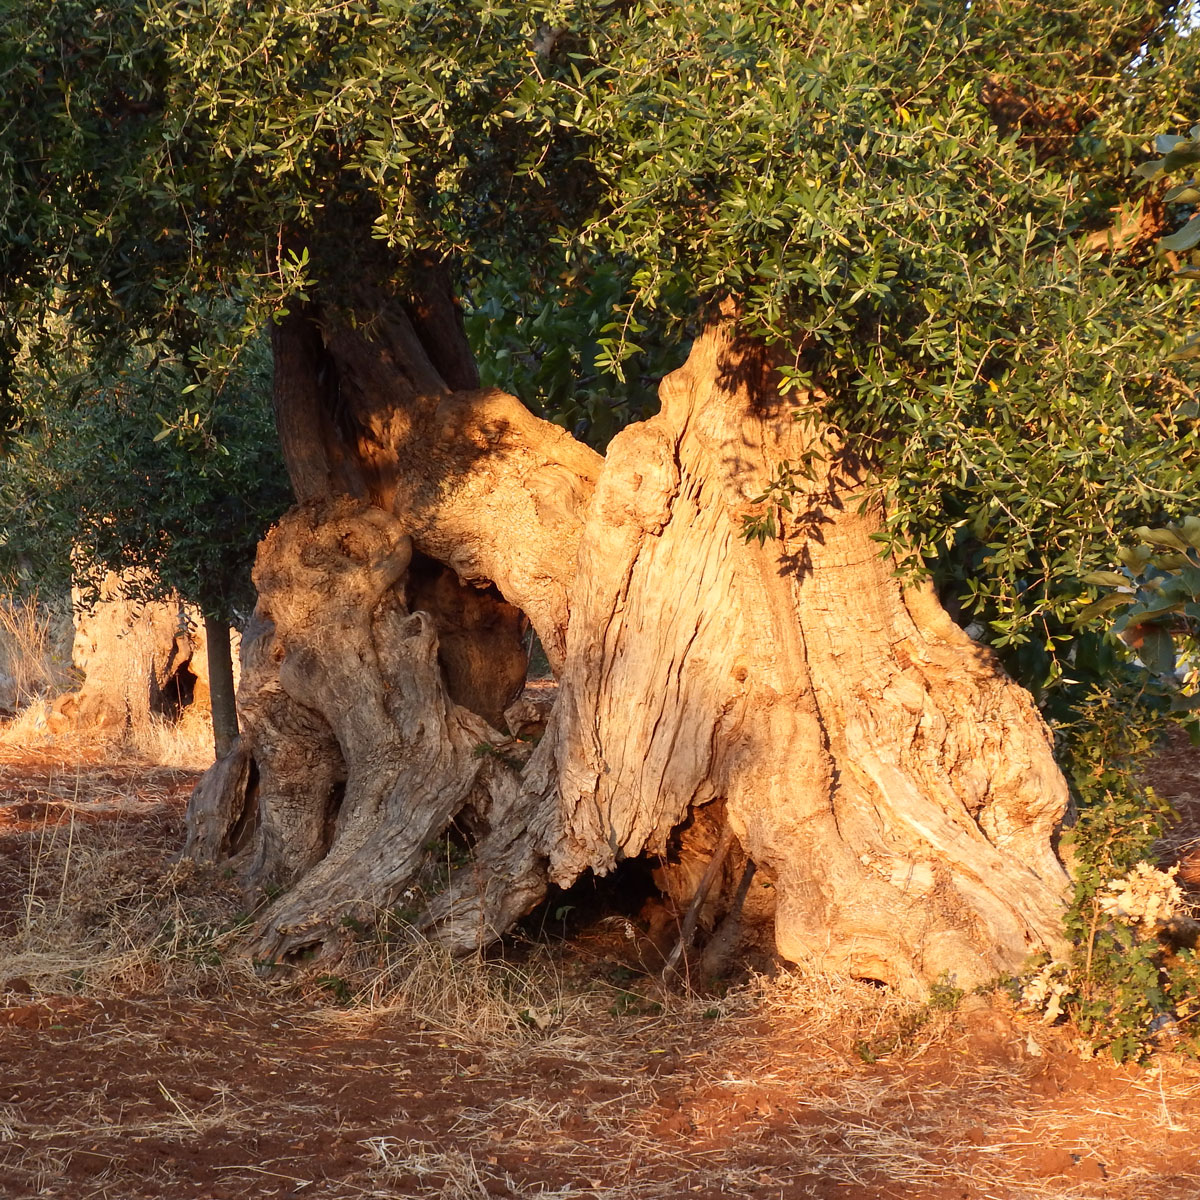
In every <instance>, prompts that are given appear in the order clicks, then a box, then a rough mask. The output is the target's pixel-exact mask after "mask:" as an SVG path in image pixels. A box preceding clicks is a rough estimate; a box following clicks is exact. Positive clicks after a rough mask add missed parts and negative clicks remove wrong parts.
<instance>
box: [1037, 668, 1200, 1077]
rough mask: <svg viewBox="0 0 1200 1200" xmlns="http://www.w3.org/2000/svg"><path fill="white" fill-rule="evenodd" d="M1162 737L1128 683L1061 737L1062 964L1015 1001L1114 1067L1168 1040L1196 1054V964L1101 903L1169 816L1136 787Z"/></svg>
mask: <svg viewBox="0 0 1200 1200" xmlns="http://www.w3.org/2000/svg"><path fill="white" fill-rule="evenodd" d="M1160 729H1161V716H1156V714H1155V712H1154V709H1153V706H1152V705H1149V704H1147V703H1146V695H1145V693H1144V691H1142V690H1141V689H1140V688H1139V686H1138V683H1137V681H1136V679H1130V680H1127V681H1126V683H1125V684H1124V685H1120V684H1118V683H1115V682H1114V684H1113V685H1111V686H1110V687H1109V688H1107V689H1103V690H1098V691H1097V692H1096V693H1094V694H1093V696H1092V698H1091V704H1090V706H1089V708H1088V711H1086V712H1085V713H1083V714H1081V716H1080V719H1079V720H1078V722H1077V723H1076V724H1075V725H1074V726H1072V727H1070V728H1066V729H1063V730H1062V731H1060V732H1061V733H1062V735H1063V738H1062V740H1063V745H1064V748H1065V750H1066V757H1067V763H1066V767H1067V774H1068V778H1069V779H1070V781H1071V784H1072V790H1073V792H1074V797H1075V802H1076V804H1077V806H1078V819H1077V821H1076V823H1075V825H1074V826H1073V827H1072V828H1070V829H1068V830H1067V831H1066V832H1065V833H1064V835H1063V838H1062V841H1061V843H1060V849H1061V852H1062V854H1063V857H1064V859H1065V860H1066V861H1067V863H1068V865H1069V867H1070V871H1071V875H1072V878H1073V880H1074V884H1075V891H1074V895H1073V897H1072V902H1071V906H1070V909H1069V911H1068V913H1067V917H1066V920H1065V932H1066V935H1067V937H1068V938H1069V939H1070V942H1071V950H1070V952H1069V954H1068V955H1067V957H1066V959H1065V961H1061V962H1053V963H1052V962H1050V961H1049V960H1048V959H1046V958H1044V957H1043V958H1040V959H1038V960H1035V961H1034V962H1033V963H1032V964H1031V965H1030V968H1029V970H1028V972H1027V973H1026V975H1025V976H1024V977H1023V978H1024V980H1025V987H1024V997H1025V999H1026V1002H1027V1004H1029V1005H1030V1006H1031V1007H1035V1008H1038V1009H1040V1010H1041V1011H1042V1012H1043V1013H1044V1015H1045V1016H1046V1017H1047V1018H1048V1019H1051V1020H1053V1019H1056V1018H1057V1017H1058V1016H1059V1015H1060V1014H1061V1016H1063V1017H1065V1018H1066V1019H1068V1020H1069V1021H1071V1022H1072V1023H1073V1024H1074V1025H1075V1026H1076V1028H1077V1029H1078V1030H1079V1032H1080V1033H1081V1035H1082V1037H1083V1039H1084V1043H1085V1045H1086V1046H1087V1047H1088V1048H1090V1049H1093V1050H1105V1051H1107V1052H1108V1053H1109V1054H1111V1055H1112V1057H1113V1058H1114V1059H1116V1060H1117V1061H1118V1062H1126V1061H1140V1060H1143V1059H1145V1058H1146V1057H1147V1056H1148V1055H1149V1054H1150V1053H1152V1052H1153V1051H1154V1050H1156V1049H1158V1048H1160V1047H1162V1046H1163V1045H1164V1044H1167V1043H1168V1042H1169V1043H1170V1044H1171V1045H1173V1046H1174V1047H1175V1048H1177V1049H1182V1050H1190V1051H1193V1052H1194V1051H1195V1050H1197V1049H1200V1028H1197V1027H1196V1023H1195V1021H1194V1019H1193V1018H1194V1015H1195V1014H1196V1013H1197V1012H1198V1011H1200V960H1198V959H1197V957H1196V954H1195V951H1194V950H1192V949H1189V948H1187V947H1178V946H1175V945H1174V944H1173V943H1172V940H1171V938H1170V937H1169V936H1168V935H1167V933H1166V932H1165V931H1164V930H1163V928H1162V925H1161V924H1160V923H1147V922H1139V921H1137V920H1134V919H1130V918H1129V917H1128V916H1125V915H1122V914H1121V913H1119V912H1114V911H1112V906H1111V904H1108V905H1106V897H1108V896H1110V895H1111V892H1112V888H1113V886H1114V883H1116V882H1117V881H1120V880H1122V879H1123V878H1125V877H1127V876H1128V875H1129V874H1130V872H1131V871H1134V870H1136V869H1137V868H1138V866H1139V864H1144V865H1146V866H1149V865H1150V864H1151V863H1152V862H1153V858H1154V847H1155V843H1156V842H1157V841H1158V840H1159V839H1160V838H1161V837H1162V835H1163V833H1164V831H1165V830H1166V828H1167V826H1168V825H1169V824H1170V822H1171V821H1172V820H1173V819H1174V812H1173V810H1172V809H1171V806H1170V805H1169V804H1168V803H1167V802H1166V801H1165V800H1163V799H1162V798H1161V797H1160V796H1158V795H1157V794H1156V793H1155V792H1154V791H1153V790H1152V789H1150V788H1147V787H1146V786H1145V785H1144V784H1143V783H1142V782H1141V781H1140V780H1139V778H1138V767H1139V764H1140V763H1143V762H1144V761H1145V759H1146V757H1147V755H1148V754H1150V753H1151V752H1152V751H1153V749H1154V747H1155V745H1156V743H1157V733H1158V731H1159V730H1160Z"/></svg>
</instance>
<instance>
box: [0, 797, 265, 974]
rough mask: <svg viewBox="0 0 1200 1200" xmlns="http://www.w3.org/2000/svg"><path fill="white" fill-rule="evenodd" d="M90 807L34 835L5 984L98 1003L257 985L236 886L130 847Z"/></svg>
mask: <svg viewBox="0 0 1200 1200" xmlns="http://www.w3.org/2000/svg"><path fill="white" fill-rule="evenodd" d="M122 802H124V804H125V805H126V806H127V807H129V808H132V809H136V808H137V807H138V806H137V804H136V802H131V801H130V800H129V798H127V797H123V796H121V795H119V794H118V795H114V796H110V797H105V798H103V799H102V800H101V801H100V802H99V803H101V804H103V805H105V806H106V808H105V809H103V810H102V811H111V809H112V808H113V807H121V806H122ZM92 803H93V805H94V804H96V799H95V798H93V800H92ZM88 807H89V806H88V805H85V804H82V803H79V804H76V805H73V806H70V808H69V811H68V815H67V817H66V819H65V820H62V821H58V822H55V823H53V824H51V823H49V822H48V821H46V822H44V823H43V824H42V826H41V828H40V830H35V831H34V832H33V834H32V835H31V846H30V854H29V858H28V863H27V867H26V880H25V889H24V891H25V894H24V900H23V905H22V909H21V911H20V912H19V914H18V915H17V919H16V921H15V922H14V928H13V929H12V932H11V933H10V934H9V935H8V936H7V937H4V938H3V939H0V979H2V978H20V979H23V980H25V981H27V982H28V983H29V985H30V986H31V987H32V988H33V989H35V990H36V991H39V992H43V993H49V994H59V993H63V992H86V993H88V994H91V995H96V996H119V995H126V994H129V993H130V992H131V991H132V992H141V991H146V990H155V989H161V990H163V991H166V992H169V993H171V994H175V995H178V994H190V993H197V994H208V993H210V992H211V991H212V990H214V988H216V989H228V988H231V987H234V986H244V985H245V984H247V983H249V982H251V981H253V978H254V977H253V974H252V972H251V971H250V969H249V966H248V964H244V963H243V961H242V959H241V958H240V956H238V955H237V954H236V953H234V952H233V951H234V948H235V943H236V938H237V926H238V921H237V915H236V904H237V899H236V897H235V896H234V894H233V892H232V888H231V887H230V886H229V885H228V883H227V882H225V881H215V880H212V879H209V878H204V879H200V878H198V872H197V870H196V868H195V866H194V864H192V863H190V862H179V863H171V862H170V861H169V860H168V857H167V854H166V853H165V850H166V847H165V846H164V845H162V844H158V845H155V844H153V843H150V844H142V845H130V843H129V830H128V828H126V829H122V827H121V825H120V823H119V822H116V821H103V822H97V821H94V820H89V819H88V816H89V815H91V814H89V813H88V811H87V810H88ZM94 811H95V810H94V809H93V812H94Z"/></svg>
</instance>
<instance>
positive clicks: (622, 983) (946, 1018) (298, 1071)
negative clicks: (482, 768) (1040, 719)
mask: <svg viewBox="0 0 1200 1200" xmlns="http://www.w3.org/2000/svg"><path fill="white" fill-rule="evenodd" d="M1198 771H1200V756H1197V755H1196V753H1195V752H1193V751H1190V750H1188V749H1186V748H1183V747H1178V746H1177V747H1175V748H1174V749H1173V751H1172V753H1171V755H1170V756H1168V759H1166V760H1163V761H1162V762H1160V764H1158V765H1157V766H1156V768H1155V772H1156V774H1155V775H1154V779H1153V782H1154V784H1155V786H1156V787H1158V788H1159V790H1160V791H1162V792H1164V793H1167V794H1177V795H1179V796H1180V797H1181V798H1185V806H1189V814H1190V800H1191V799H1192V797H1191V789H1193V788H1195V789H1196V791H1197V793H1198V794H1200V784H1197V783H1196V779H1197V772H1198ZM195 777H196V776H195V774H194V773H188V772H185V771H172V770H167V769H163V768H149V767H146V766H145V765H142V764H138V763H136V762H132V761H131V762H111V761H106V760H105V759H104V758H103V757H102V756H101V755H100V753H99V752H98V751H88V750H87V748H86V747H84V748H80V747H73V748H62V749H54V748H53V747H52V748H49V749H42V750H29V749H25V750H16V749H13V748H5V747H0V939H3V940H2V941H0V1196H3V1197H6V1198H7V1197H12V1198H24V1197H35V1196H36V1197H61V1198H62V1200H89V1198H95V1200H99V1198H104V1200H138V1198H142V1197H155V1198H157V1197H164V1198H165V1197H171V1198H178V1200H187V1198H197V1200H200V1198H204V1200H220V1198H225V1197H228V1198H232V1197H280V1198H283V1197H302V1198H305V1200H309V1198H313V1200H315V1198H317V1197H337V1198H339V1200H341V1198H345V1200H351V1198H356V1197H414V1198H417V1197H445V1198H451V1200H454V1198H467V1197H471V1198H478V1200H486V1198H488V1197H547V1198H548V1197H560V1198H563V1200H566V1198H568V1197H597V1198H604V1197H608V1198H611V1200H618V1198H619V1200H633V1198H647V1200H650V1198H657V1197H664V1198H667V1197H681V1196H686V1197H698V1198H701V1200H705V1198H710V1197H711V1198H715V1197H764V1198H781V1200H782V1198H791V1197H821V1198H823V1200H951V1198H953V1200H960V1198H962V1200H966V1198H970V1200H976V1198H978V1200H985V1198H995V1200H1000V1198H1003V1200H1010V1198H1014V1200H1015V1198H1018V1197H1056V1198H1058V1197H1080V1198H1083V1197H1088V1198H1095V1200H1100V1198H1106V1200H1109V1198H1111V1200H1118V1198H1120V1200H1135V1198H1136V1200H1143V1198H1146V1197H1155V1198H1159V1200H1176V1198H1178V1200H1185V1198H1186V1200H1195V1198H1196V1197H1197V1196H1200V1139H1198V1135H1200V1068H1198V1067H1197V1065H1196V1064H1195V1063H1192V1062H1190V1061H1187V1060H1184V1059H1182V1058H1178V1057H1175V1056H1172V1055H1163V1056H1162V1057H1161V1058H1160V1059H1159V1060H1158V1061H1157V1062H1155V1063H1154V1064H1153V1065H1152V1066H1151V1067H1150V1068H1138V1067H1115V1066H1113V1065H1112V1064H1111V1063H1106V1062H1105V1061H1102V1060H1090V1061H1087V1060H1084V1059H1082V1058H1080V1056H1079V1055H1078V1054H1077V1053H1076V1052H1075V1050H1074V1049H1073V1048H1072V1042H1071V1039H1070V1036H1069V1031H1067V1030H1064V1029H1060V1028H1050V1027H1047V1026H1045V1025H1043V1024H1041V1023H1039V1022H1038V1021H1037V1020H1036V1019H1034V1018H1032V1017H1027V1016H1023V1015H1021V1014H1018V1013H1016V1012H1015V1011H1014V1010H1013V1007H1012V1003H1011V1001H1010V1000H1009V999H1008V998H1007V997H1006V996H1005V995H1003V994H997V995H995V996H991V997H977V996H972V997H968V998H966V1000H965V1001H964V1002H963V1003H962V1004H961V1005H960V1006H959V1008H958V1009H957V1011H953V1012H942V1011H933V1010H930V1009H927V1008H920V1007H918V1006H915V1005H911V1004H906V1003H904V1002H900V1001H897V1000H895V999H892V998H889V997H888V996H886V995H884V994H883V993H881V992H879V991H877V990H875V989H872V988H869V987H865V986H856V985H846V984H837V983H834V982H833V981H830V980H827V979H821V978H806V977H803V976H792V975H779V976H777V977H775V978H773V979H758V980H751V981H750V982H748V983H745V984H742V985H740V986H739V987H736V988H733V989H732V990H730V991H729V992H727V993H726V994H725V995H722V996H707V997H694V996H693V997H688V996H685V995H681V994H678V993H675V994H672V993H667V992H664V991H662V990H661V988H660V987H659V986H658V985H657V983H656V982H655V981H654V980H653V979H651V978H649V977H647V976H645V975H641V974H639V973H638V972H637V970H636V953H637V940H638V937H639V936H640V931H639V929H638V928H637V924H636V921H628V920H625V919H619V918H612V919H610V920H609V921H608V922H607V923H603V924H601V925H597V926H594V927H592V928H590V929H587V930H584V931H582V932H579V933H578V934H577V935H576V936H575V937H574V939H573V940H572V942H571V943H569V944H559V945H538V946H534V947H529V946H525V947H521V946H517V947H515V948H513V949H512V950H511V951H510V953H509V958H508V960H507V961H505V960H497V961H493V962H488V963H469V964H451V963H446V962H443V961H439V960H438V959H437V958H436V956H434V955H432V954H431V953H430V952H428V951H423V950H421V949H419V948H416V947H413V946H411V945H408V946H405V945H399V946H393V945H388V944H384V943H379V942H371V941H370V940H369V939H364V941H363V944H362V945H361V946H360V947H358V948H357V949H356V950H355V951H354V952H353V953H352V954H350V955H349V956H348V957H347V958H346V959H345V960H344V961H343V962H342V963H340V964H338V965H337V966H336V967H331V968H330V969H329V971H328V972H326V973H325V974H324V975H322V974H319V973H317V972H309V974H308V975H306V976H303V977H296V978H292V979H289V980H283V981H279V980H275V981H264V980H261V979H258V978H257V977H256V976H255V975H254V973H253V971H252V970H251V969H250V966H249V965H248V964H246V963H244V962H243V961H242V960H241V959H239V958H238V956H237V955H236V952H235V949H234V947H235V939H236V922H237V919H238V913H237V904H238V900H237V897H236V895H235V894H234V893H233V890H232V885H231V883H230V882H229V881H228V880H226V879H223V878H221V877H220V876H205V875H203V874H202V873H197V872H195V871H194V870H187V869H185V868H183V867H180V866H176V865H174V863H173V856H174V855H175V853H176V852H177V849H178V847H179V845H180V844H181V841H182V814H183V809H184V806H185V804H186V800H187V796H188V793H189V791H190V788H191V786H192V783H193V781H194V779H195ZM1197 811H1198V812H1200V809H1197ZM1188 819H1189V820H1191V819H1192V815H1189V817H1188ZM1197 834H1200V827H1198V828H1197V829H1195V830H1192V829H1191V827H1190V826H1187V825H1185V826H1183V827H1181V829H1180V830H1178V831H1177V836H1176V838H1175V841H1174V842H1173V843H1172V847H1173V849H1174V850H1182V851H1183V852H1185V853H1186V851H1187V850H1188V848H1189V846H1190V842H1189V839H1192V838H1195V837H1196V836H1197Z"/></svg>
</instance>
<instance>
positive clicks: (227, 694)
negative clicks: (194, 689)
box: [204, 615, 238, 759]
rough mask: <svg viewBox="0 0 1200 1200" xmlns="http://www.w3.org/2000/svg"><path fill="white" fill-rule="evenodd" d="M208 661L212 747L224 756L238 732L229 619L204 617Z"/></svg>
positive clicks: (231, 747) (218, 755)
mask: <svg viewBox="0 0 1200 1200" xmlns="http://www.w3.org/2000/svg"><path fill="white" fill-rule="evenodd" d="M204 640H205V644H206V647H207V662H208V700H209V705H210V707H211V709H212V727H213V749H214V752H215V756H216V758H217V759H222V758H224V757H225V756H226V755H227V754H228V753H229V752H230V750H232V749H233V744H234V742H235V741H237V736H238V719H237V700H236V692H235V687H234V682H233V649H232V642H231V639H230V636H229V622H228V621H222V620H215V619H214V618H212V617H210V616H207V615H206V616H205V618H204Z"/></svg>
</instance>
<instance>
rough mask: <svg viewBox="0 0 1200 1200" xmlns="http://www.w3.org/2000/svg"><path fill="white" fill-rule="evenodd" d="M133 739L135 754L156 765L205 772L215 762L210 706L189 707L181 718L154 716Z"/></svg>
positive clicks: (136, 732) (132, 745) (131, 740)
mask: <svg viewBox="0 0 1200 1200" xmlns="http://www.w3.org/2000/svg"><path fill="white" fill-rule="evenodd" d="M130 742H131V745H130V749H132V750H133V751H134V753H136V754H137V755H139V756H140V757H141V758H143V759H145V761H146V762H148V763H152V764H154V765H155V766H160V767H180V768H182V769H184V770H189V771H203V770H206V769H207V768H208V767H210V766H211V765H212V762H213V731H212V720H211V719H210V717H209V713H208V709H207V708H204V709H200V708H197V707H194V706H193V707H191V708H187V709H185V710H184V713H183V716H182V717H181V718H180V719H179V720H178V721H164V720H163V719H162V718H161V717H151V718H150V724H149V725H148V726H147V727H145V728H144V729H139V730H135V731H134V733H133V735H132V737H131V739H130Z"/></svg>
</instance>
